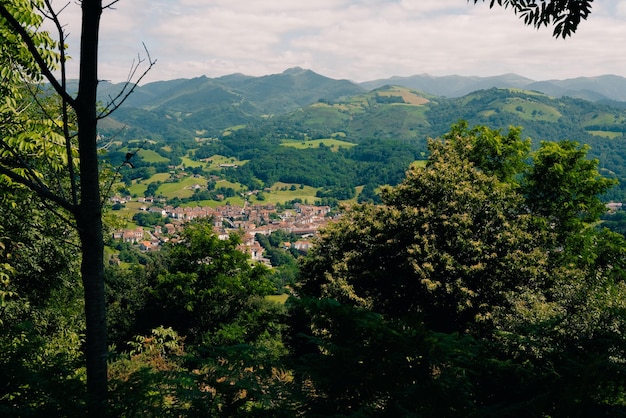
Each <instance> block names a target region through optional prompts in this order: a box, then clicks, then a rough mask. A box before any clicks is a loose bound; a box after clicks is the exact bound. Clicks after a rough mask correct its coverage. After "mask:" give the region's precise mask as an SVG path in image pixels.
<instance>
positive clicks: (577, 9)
mask: <svg viewBox="0 0 626 418" xmlns="http://www.w3.org/2000/svg"><path fill="white" fill-rule="evenodd" d="M483 1H484V0H483ZM476 3H478V0H474V4H476ZM591 3H593V0H582V1H581V0H539V1H536V0H490V2H489V7H490V8H492V7H493V6H494V5H495V4H498V6H504V7H505V8H507V7H511V8H512V9H513V10H514V11H515V14H519V15H520V18H521V19H523V20H524V24H526V25H529V26H530V25H532V26H534V27H536V28H540V27H541V26H554V32H553V35H554V37H556V38H558V37H563V38H566V37H568V36H571V35H572V34H573V33H574V32H576V29H578V25H579V24H580V22H581V20H586V19H587V17H588V16H589V14H590V13H591Z"/></svg>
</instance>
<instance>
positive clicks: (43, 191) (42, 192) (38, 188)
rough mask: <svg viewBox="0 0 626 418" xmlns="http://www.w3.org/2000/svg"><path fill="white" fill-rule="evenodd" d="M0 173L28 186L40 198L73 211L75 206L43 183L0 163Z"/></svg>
mask: <svg viewBox="0 0 626 418" xmlns="http://www.w3.org/2000/svg"><path fill="white" fill-rule="evenodd" d="M0 174H3V175H5V176H7V177H8V178H10V179H11V180H13V181H15V182H16V183H19V184H22V185H24V186H26V187H28V188H29V189H30V190H32V191H33V192H35V193H36V194H37V195H38V196H39V197H41V198H42V199H47V200H50V201H52V202H54V203H56V204H57V205H59V206H60V207H62V208H63V209H65V210H67V211H68V212H70V213H75V211H76V207H75V206H74V205H72V204H71V203H70V202H68V201H67V200H65V199H63V198H61V197H60V196H58V195H56V194H54V193H52V192H51V191H50V189H48V188H47V187H46V186H45V185H44V184H43V183H41V182H35V181H33V180H31V179H29V178H27V177H24V176H22V175H19V174H17V173H16V172H14V171H13V170H11V169H10V168H7V167H4V166H2V165H0Z"/></svg>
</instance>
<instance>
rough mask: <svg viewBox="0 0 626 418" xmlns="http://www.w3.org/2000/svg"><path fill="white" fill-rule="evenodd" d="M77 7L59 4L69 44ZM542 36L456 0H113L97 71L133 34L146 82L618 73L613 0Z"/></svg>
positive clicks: (133, 52) (116, 75) (132, 47)
mask: <svg viewBox="0 0 626 418" xmlns="http://www.w3.org/2000/svg"><path fill="white" fill-rule="evenodd" d="M72 5H73V3H72ZM72 7H73V8H74V9H77V7H76V6H75V5H73V6H72ZM78 15H79V13H76V11H75V10H72V11H68V13H66V17H68V18H69V20H70V22H69V23H70V25H68V27H70V28H72V29H71V30H72V37H71V38H70V42H71V43H76V44H77V39H76V37H77V33H78V32H77V29H76V28H77V27H78V26H77V25H76V23H77V21H78ZM551 35H552V30H551V28H543V29H541V30H536V29H534V28H530V27H527V26H524V24H523V22H521V21H520V20H519V18H518V17H517V16H515V15H514V14H513V13H512V11H511V10H510V9H509V10H504V9H503V8H500V7H494V8H493V9H489V7H488V3H487V4H485V3H482V2H479V4H477V5H473V4H472V2H469V3H468V2H466V1H465V0H318V1H316V2H294V1H291V0H266V1H261V0H240V1H232V0H212V1H206V0H151V1H149V0H132V1H131V0H122V1H120V2H118V3H116V4H115V10H105V13H104V14H103V21H102V34H101V50H100V56H101V62H102V66H101V74H102V75H103V78H107V79H112V80H115V81H121V80H123V79H125V77H126V75H127V72H128V68H129V66H130V64H131V63H132V62H133V59H136V57H137V54H138V53H142V52H143V47H142V42H145V44H146V45H147V47H148V48H149V50H150V53H151V55H152V57H153V58H157V59H158V64H157V66H156V67H155V68H154V69H153V70H152V72H151V74H150V75H149V79H150V80H159V79H171V78H178V77H194V76H199V75H203V74H206V75H208V76H211V77H214V76H220V75H225V74H230V73H234V72H240V73H245V74H250V75H263V74H270V73H276V72H281V71H283V70H284V69H286V68H288V67H293V66H301V67H305V68H311V69H313V70H314V71H318V72H320V73H322V74H324V75H327V76H329V77H333V78H347V79H352V80H356V81H365V80H371V79H373V78H384V77H389V76H392V75H412V74H418V73H430V74H433V75H445V74H462V75H481V76H486V75H495V74H502V73H509V72H515V73H518V74H520V75H524V76H527V77H530V78H534V79H551V78H567V77H575V76H581V75H599V74H606V73H614V74H622V75H626V58H623V57H622V56H621V54H620V52H621V50H622V46H621V45H623V44H624V42H625V41H626V39H625V38H626V6H624V5H623V3H622V2H619V1H616V0H607V1H604V2H598V4H597V5H594V9H592V14H591V16H590V17H589V20H588V21H585V22H583V23H582V24H581V26H580V28H579V30H578V32H577V33H576V34H575V35H574V36H573V37H572V38H570V39H566V40H562V39H554V38H553V37H552V36H551ZM73 48H74V49H73V50H72V51H75V48H76V47H73ZM74 55H76V54H75V52H74Z"/></svg>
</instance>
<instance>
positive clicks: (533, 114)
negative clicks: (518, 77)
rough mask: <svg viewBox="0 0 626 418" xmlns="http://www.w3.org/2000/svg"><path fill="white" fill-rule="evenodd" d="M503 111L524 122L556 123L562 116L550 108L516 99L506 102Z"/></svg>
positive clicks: (530, 101)
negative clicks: (541, 121) (516, 116)
mask: <svg viewBox="0 0 626 418" xmlns="http://www.w3.org/2000/svg"><path fill="white" fill-rule="evenodd" d="M518 109H521V110H518ZM503 110H505V111H507V112H510V113H513V114H516V115H518V116H519V117H520V118H522V119H526V120H543V121H548V122H556V121H558V120H559V118H560V117H561V116H562V115H561V113H560V112H559V111H558V110H557V109H555V108H554V107H552V106H549V105H546V104H543V103H539V102H535V101H532V100H527V99H524V98H518V97H514V98H511V99H509V100H507V102H506V104H505V105H504V106H503Z"/></svg>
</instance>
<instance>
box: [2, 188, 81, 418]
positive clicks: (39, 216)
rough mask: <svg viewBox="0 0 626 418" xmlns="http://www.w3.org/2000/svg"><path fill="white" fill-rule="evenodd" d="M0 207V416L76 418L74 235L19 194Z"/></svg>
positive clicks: (6, 192)
mask: <svg viewBox="0 0 626 418" xmlns="http://www.w3.org/2000/svg"><path fill="white" fill-rule="evenodd" d="M0 202H1V204H0V219H2V222H1V223H0V279H2V280H0V353H1V354H0V364H2V367H0V381H1V382H2V383H1V389H0V393H1V394H0V415H3V416H35V415H41V414H50V415H57V416H58V415H68V414H69V415H82V414H83V412H84V409H83V408H84V399H83V398H84V396H82V395H83V392H84V387H83V383H82V381H81V378H84V372H81V371H80V370H81V366H82V362H83V357H82V354H81V352H80V348H81V335H82V334H83V332H84V331H83V330H84V319H83V317H82V315H81V305H82V298H81V297H80V291H81V289H80V288H78V287H77V286H75V285H74V284H75V283H76V280H77V276H78V271H79V265H78V263H77V262H76V260H75V258H74V256H73V252H74V246H75V245H76V237H75V234H73V233H72V232H73V231H72V230H71V229H69V228H68V226H67V225H65V224H63V223H59V222H58V219H56V217H55V216H54V214H52V213H50V212H49V211H47V210H46V208H45V206H44V205H42V204H41V203H40V202H38V201H36V200H35V201H32V199H31V198H30V196H29V195H28V193H26V191H25V190H24V189H23V188H19V187H11V186H9V185H7V184H3V185H2V187H1V188H0ZM25 206H28V210H27V211H25V210H23V208H24V207H25ZM59 237H65V239H64V240H59Z"/></svg>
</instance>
